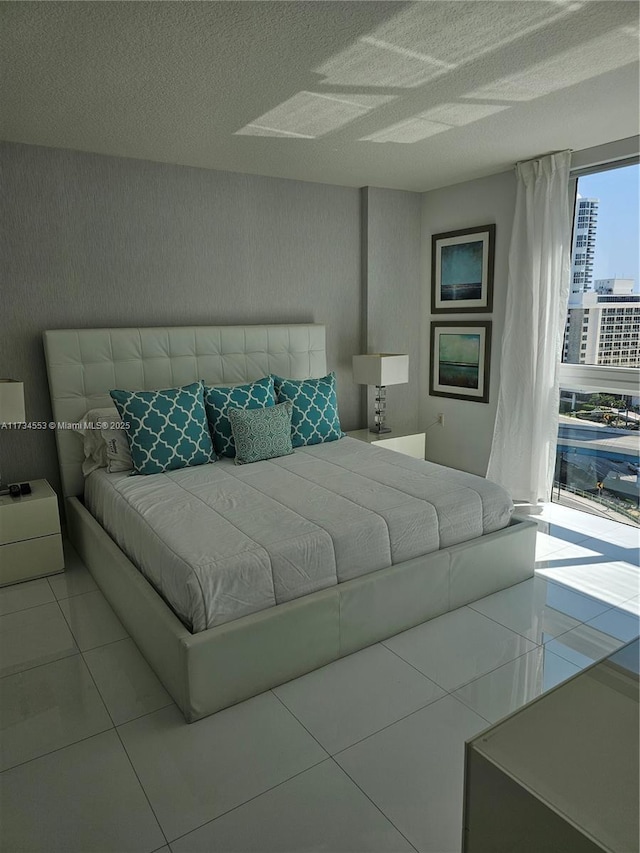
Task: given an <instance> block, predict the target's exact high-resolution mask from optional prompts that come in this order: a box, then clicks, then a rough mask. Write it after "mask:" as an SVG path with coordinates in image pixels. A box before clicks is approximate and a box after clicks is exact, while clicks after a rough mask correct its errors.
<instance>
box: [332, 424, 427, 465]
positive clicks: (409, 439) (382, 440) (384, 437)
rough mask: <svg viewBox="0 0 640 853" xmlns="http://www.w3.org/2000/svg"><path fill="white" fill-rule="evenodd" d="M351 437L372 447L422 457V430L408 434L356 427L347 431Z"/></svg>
mask: <svg viewBox="0 0 640 853" xmlns="http://www.w3.org/2000/svg"><path fill="white" fill-rule="evenodd" d="M347 435H348V436H350V437H351V438H357V439H358V441H366V442H367V444H370V445H371V446H372V447H384V448H385V449H386V450H395V451H396V453H404V454H405V456H413V457H415V458H416V459H424V456H425V441H426V435H425V433H424V432H416V433H411V434H409V435H394V434H393V433H388V432H387V433H382V434H378V433H375V432H371V431H370V430H368V429H357V430H353V431H352V432H348V433H347Z"/></svg>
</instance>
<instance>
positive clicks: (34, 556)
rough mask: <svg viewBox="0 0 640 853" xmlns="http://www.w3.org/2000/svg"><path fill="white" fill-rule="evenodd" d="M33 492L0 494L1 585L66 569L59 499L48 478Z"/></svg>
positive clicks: (36, 482)
mask: <svg viewBox="0 0 640 853" xmlns="http://www.w3.org/2000/svg"><path fill="white" fill-rule="evenodd" d="M30 485H31V494H30V495H21V496H20V497H19V498H12V497H10V496H9V495H6V496H2V497H0V586H4V585H5V584H9V583H17V582H19V581H25V580H31V578H39V577H42V576H43V575H50V574H54V573H55V572H61V571H63V569H64V556H63V552H62V536H61V533H60V515H59V513H58V498H57V497H56V493H55V492H54V491H53V489H52V488H51V486H50V485H49V483H47V481H46V480H32V481H31V483H30Z"/></svg>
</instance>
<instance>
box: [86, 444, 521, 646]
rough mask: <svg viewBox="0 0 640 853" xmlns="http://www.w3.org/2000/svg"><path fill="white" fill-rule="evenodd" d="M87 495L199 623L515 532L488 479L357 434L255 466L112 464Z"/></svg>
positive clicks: (169, 597)
mask: <svg viewBox="0 0 640 853" xmlns="http://www.w3.org/2000/svg"><path fill="white" fill-rule="evenodd" d="M85 503H86V505H87V507H88V508H89V510H90V511H91V512H92V513H93V515H94V516H95V517H96V518H97V519H98V521H99V522H100V523H101V524H102V526H103V527H104V528H105V529H106V530H107V531H108V532H109V534H110V535H111V536H112V538H113V539H115V541H116V542H117V543H118V544H119V546H120V547H121V548H122V550H123V551H124V552H125V553H126V554H127V555H128V557H129V558H130V559H131V560H132V562H133V563H135V564H136V565H137V566H138V567H139V568H140V570H141V571H142V572H143V574H144V575H145V576H146V577H147V578H148V579H149V581H150V582H151V583H152V584H153V586H154V587H155V588H156V589H157V590H158V592H160V594H161V595H162V596H164V598H165V599H166V601H167V602H168V603H169V604H170V605H171V607H172V608H173V610H174V611H175V612H176V613H177V615H178V616H179V617H180V618H181V619H182V620H183V622H185V624H187V625H188V626H189V627H190V628H191V630H193V631H202V630H204V629H205V628H210V627H212V626H214V625H220V624H222V623H224V622H229V621H231V620H233V619H238V618H239V617H241V616H245V615H247V614H249V613H254V612H256V611H259V610H263V609H264V608H267V607H273V606H274V605H275V604H280V603H281V602H284V601H289V600H290V599H292V598H298V597H300V596H303V595H306V594H307V593H310V592H315V591H316V590H319V589H324V588H325V587H328V586H332V585H333V584H336V583H340V582H342V581H346V580H349V579H351V578H355V577H358V576H359V575H363V574H366V573H367V572H374V571H376V570H378V569H382V568H385V567H387V566H390V565H392V564H395V563H401V562H403V561H404V560H410V559H412V558H413V557H418V556H421V555H423V554H428V553H429V552H431V551H436V550H437V549H438V548H441V547H445V546H447V545H454V544H457V543H460V542H466V541H467V540H469V539H474V538H475V537H477V536H481V535H482V534H483V533H491V532H493V531H495V530H499V529H501V528H502V527H506V526H507V524H508V523H509V520H510V518H511V513H512V511H513V504H512V502H511V500H510V498H509V496H508V495H507V493H506V492H505V491H504V490H503V489H502V488H500V487H499V486H497V485H495V484H494V483H490V482H489V481H487V480H484V479H483V478H482V477H476V476H474V475H472V474H466V473H464V472H461V471H455V470H453V469H451V468H443V467H442V466H440V465H434V464H432V463H429V462H423V461H422V460H419V459H412V458H410V457H408V456H403V455H401V454H398V453H394V452H393V451H390V450H384V449H382V448H375V447H371V446H370V445H368V444H365V443H363V442H360V441H357V440H356V439H352V438H343V439H340V440H339V441H333V442H329V443H327V444H320V445H315V446H312V447H304V448H299V449H298V450H296V451H295V453H294V454H293V455H292V456H284V457H281V458H279V459H273V460H269V461H266V462H256V463H254V464H251V465H235V464H234V462H233V460H230V459H224V460H222V461H219V462H215V463H213V464H210V465H202V466H200V467H197V468H185V469H183V470H181V471H172V472H170V473H168V474H154V475H152V476H146V477H145V476H130V475H129V474H109V473H107V472H106V470H104V469H101V470H99V471H94V472H93V473H92V474H90V476H89V477H88V478H87V480H86V486H85Z"/></svg>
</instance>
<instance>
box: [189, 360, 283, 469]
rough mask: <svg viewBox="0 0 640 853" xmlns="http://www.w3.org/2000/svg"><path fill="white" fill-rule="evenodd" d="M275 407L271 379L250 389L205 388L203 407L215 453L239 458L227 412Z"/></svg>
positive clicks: (259, 380)
mask: <svg viewBox="0 0 640 853" xmlns="http://www.w3.org/2000/svg"><path fill="white" fill-rule="evenodd" d="M275 404H276V398H275V394H274V391H273V379H272V378H271V377H270V376H265V378H264V379H258V380H257V381H256V382H249V383H248V384H247V385H233V386H230V387H223V386H221V385H212V386H211V387H208V386H206V385H205V388H204V405H205V409H206V412H207V419H208V421H209V429H210V430H211V435H212V436H213V446H214V447H215V450H216V453H217V454H218V455H219V456H229V457H230V458H232V459H233V457H234V456H235V455H236V446H235V444H234V441H233V433H232V431H231V423H230V421H229V418H228V416H227V409H229V408H230V407H231V408H234V409H264V408H266V407H267V406H275Z"/></svg>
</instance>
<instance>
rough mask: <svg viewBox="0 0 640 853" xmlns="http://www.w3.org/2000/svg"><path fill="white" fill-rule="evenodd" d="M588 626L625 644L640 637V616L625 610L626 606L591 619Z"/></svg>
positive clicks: (613, 608)
mask: <svg viewBox="0 0 640 853" xmlns="http://www.w3.org/2000/svg"><path fill="white" fill-rule="evenodd" d="M587 625H588V626H589V627H591V628H595V629H596V630H597V631H599V632H600V633H602V634H606V635H608V636H609V637H613V638H614V639H616V640H621V641H622V642H624V643H629V642H631V640H635V639H636V637H638V636H640V616H638V615H637V614H636V613H633V612H630V611H628V610H625V609H624V605H621V606H620V607H612V608H611V610H606V611H605V612H604V613H601V614H600V616H596V618H595V619H591V621H590V622H588V623H587Z"/></svg>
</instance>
